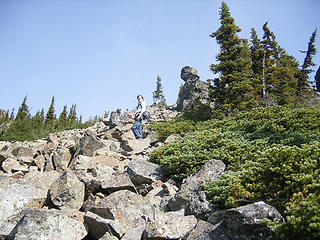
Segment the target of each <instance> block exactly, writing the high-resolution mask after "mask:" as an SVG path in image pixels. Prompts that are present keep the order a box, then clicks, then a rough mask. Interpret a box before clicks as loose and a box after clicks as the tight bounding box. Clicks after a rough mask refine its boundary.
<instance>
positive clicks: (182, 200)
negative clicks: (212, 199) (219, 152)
mask: <svg viewBox="0 0 320 240" xmlns="http://www.w3.org/2000/svg"><path fill="white" fill-rule="evenodd" d="M225 167H226V166H225V164H224V163H223V162H222V161H220V160H210V161H208V162H207V163H206V164H205V165H204V166H203V167H202V168H201V170H200V171H199V172H198V173H196V174H195V175H193V176H191V177H189V178H187V179H185V181H184V182H183V183H182V185H181V188H180V190H179V192H178V194H177V195H176V196H175V197H174V198H172V199H171V200H170V201H169V204H168V206H169V208H170V209H171V210H173V211H177V210H179V209H182V208H183V209H185V210H186V214H192V215H195V216H196V217H197V218H200V219H203V220H206V219H207V218H208V216H209V214H210V212H211V210H212V205H211V204H210V203H209V201H208V200H207V198H206V195H205V193H204V191H203V188H202V184H203V183H204V182H205V181H206V180H207V179H210V180H213V181H214V180H217V179H218V178H219V176H220V175H221V174H222V173H223V172H224V170H225Z"/></svg>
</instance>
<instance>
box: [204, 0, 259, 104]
mask: <svg viewBox="0 0 320 240" xmlns="http://www.w3.org/2000/svg"><path fill="white" fill-rule="evenodd" d="M220 23H221V26H220V28H219V29H218V30H217V31H216V32H213V33H212V34H211V35H210V36H211V37H212V38H216V40H217V42H218V44H219V46H220V53H219V54H218V55H217V57H216V59H217V61H218V62H219V63H218V64H211V66H210V68H211V70H212V72H213V73H215V74H216V73H219V74H220V77H219V78H216V79H214V86H213V92H212V96H213V98H214V99H215V101H216V102H217V104H218V106H219V105H220V106H222V107H223V108H225V109H228V110H232V109H234V108H238V109H245V108H250V107H252V106H254V105H255V104H256V102H255V99H254V91H253V90H254V89H253V84H252V80H253V79H252V71H251V59H250V51H249V46H248V41H247V40H246V39H241V38H239V37H238V36H237V34H238V33H239V32H240V31H241V29H240V28H239V27H238V26H237V25H236V24H235V23H234V19H233V18H232V16H231V14H230V11H229V7H228V6H227V4H226V3H225V2H224V1H223V2H222V4H221V9H220Z"/></svg>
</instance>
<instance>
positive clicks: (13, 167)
mask: <svg viewBox="0 0 320 240" xmlns="http://www.w3.org/2000/svg"><path fill="white" fill-rule="evenodd" d="M2 169H3V171H4V172H6V173H10V174H11V173H15V172H18V171H22V172H24V173H26V172H28V171H29V170H28V167H27V166H23V165H21V164H20V163H19V162H18V161H17V160H16V159H13V158H7V159H6V160H4V161H3V162H2Z"/></svg>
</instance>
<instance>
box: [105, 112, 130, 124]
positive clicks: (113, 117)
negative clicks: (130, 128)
mask: <svg viewBox="0 0 320 240" xmlns="http://www.w3.org/2000/svg"><path fill="white" fill-rule="evenodd" d="M133 116H134V115H133V112H131V113H130V112H127V113H124V114H121V112H120V111H115V112H111V114H110V120H109V124H110V128H114V127H116V126H119V127H123V126H124V125H126V124H128V123H133Z"/></svg>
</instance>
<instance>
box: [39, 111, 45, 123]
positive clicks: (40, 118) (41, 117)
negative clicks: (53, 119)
mask: <svg viewBox="0 0 320 240" xmlns="http://www.w3.org/2000/svg"><path fill="white" fill-rule="evenodd" d="M39 121H40V123H41V124H43V123H44V109H43V108H42V109H41V112H40V116H39Z"/></svg>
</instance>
